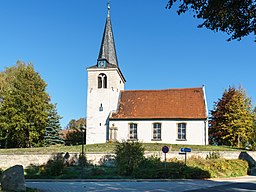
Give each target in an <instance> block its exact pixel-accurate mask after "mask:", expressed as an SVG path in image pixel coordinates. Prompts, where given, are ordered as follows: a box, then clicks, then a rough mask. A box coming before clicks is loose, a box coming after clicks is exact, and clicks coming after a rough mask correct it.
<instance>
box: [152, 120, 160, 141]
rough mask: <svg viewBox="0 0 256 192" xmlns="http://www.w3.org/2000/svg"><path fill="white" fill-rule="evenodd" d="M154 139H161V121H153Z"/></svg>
mask: <svg viewBox="0 0 256 192" xmlns="http://www.w3.org/2000/svg"><path fill="white" fill-rule="evenodd" d="M153 140H161V123H153Z"/></svg>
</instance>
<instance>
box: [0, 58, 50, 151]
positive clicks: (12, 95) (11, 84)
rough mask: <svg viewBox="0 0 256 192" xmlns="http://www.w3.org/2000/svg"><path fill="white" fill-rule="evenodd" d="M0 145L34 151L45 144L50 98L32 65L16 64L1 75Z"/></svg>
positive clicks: (0, 73)
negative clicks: (34, 147)
mask: <svg viewBox="0 0 256 192" xmlns="http://www.w3.org/2000/svg"><path fill="white" fill-rule="evenodd" d="M0 85H1V88H0V97H1V99H2V102H1V104H0V143H1V145H2V146H5V147H32V146H40V145H43V143H44V136H45V128H46V127H47V124H48V116H49V110H50V109H51V103H50V97H49V95H48V93H47V92H46V86H47V84H46V83H45V81H44V80H43V79H42V78H41V77H40V75H39V73H37V72H36V71H35V70H34V67H33V65H32V64H25V63H22V62H17V65H16V66H13V67H10V68H6V69H5V71H3V72H0Z"/></svg>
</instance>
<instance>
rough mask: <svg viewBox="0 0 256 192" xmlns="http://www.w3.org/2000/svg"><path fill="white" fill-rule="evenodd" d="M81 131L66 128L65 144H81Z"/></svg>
mask: <svg viewBox="0 0 256 192" xmlns="http://www.w3.org/2000/svg"><path fill="white" fill-rule="evenodd" d="M82 134H83V133H82V132H81V131H79V130H73V129H72V130H68V132H67V134H66V136H65V138H64V139H65V145H81V144H82V139H83V135H82Z"/></svg>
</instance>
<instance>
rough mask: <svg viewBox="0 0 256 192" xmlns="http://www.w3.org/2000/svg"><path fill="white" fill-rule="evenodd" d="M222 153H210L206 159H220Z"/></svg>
mask: <svg viewBox="0 0 256 192" xmlns="http://www.w3.org/2000/svg"><path fill="white" fill-rule="evenodd" d="M219 158H220V153H219V152H218V151H217V152H215V151H213V152H209V154H208V155H207V156H206V159H219Z"/></svg>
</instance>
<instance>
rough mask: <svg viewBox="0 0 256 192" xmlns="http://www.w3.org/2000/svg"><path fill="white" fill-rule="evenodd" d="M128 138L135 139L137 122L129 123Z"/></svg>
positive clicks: (136, 137)
mask: <svg viewBox="0 0 256 192" xmlns="http://www.w3.org/2000/svg"><path fill="white" fill-rule="evenodd" d="M129 129H130V130H129V131H130V132H129V133H130V134H129V139H130V140H137V139H138V136H137V124H136V123H130V124H129Z"/></svg>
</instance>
